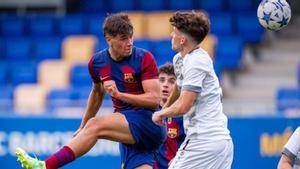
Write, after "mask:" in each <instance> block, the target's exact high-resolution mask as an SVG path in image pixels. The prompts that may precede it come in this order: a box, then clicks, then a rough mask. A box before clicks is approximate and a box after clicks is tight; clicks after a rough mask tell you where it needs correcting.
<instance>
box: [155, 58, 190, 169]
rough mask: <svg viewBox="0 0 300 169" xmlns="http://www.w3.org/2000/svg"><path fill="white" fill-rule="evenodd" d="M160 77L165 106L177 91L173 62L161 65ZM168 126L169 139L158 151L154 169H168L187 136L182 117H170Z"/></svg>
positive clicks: (162, 98) (162, 99)
mask: <svg viewBox="0 0 300 169" xmlns="http://www.w3.org/2000/svg"><path fill="white" fill-rule="evenodd" d="M158 79H159V84H160V99H161V100H160V106H161V107H164V106H165V105H166V102H167V100H168V98H169V96H170V94H171V93H172V92H176V76H175V73H174V67H173V65H172V64H171V63H166V64H164V65H162V66H161V67H159V70H158ZM166 126H167V139H166V140H165V142H164V143H163V144H162V145H161V147H160V149H159V151H158V154H157V160H156V161H155V165H154V169H167V168H168V166H169V163H170V161H171V160H172V159H173V158H174V157H175V155H176V152H177V150H178V148H179V146H180V145H181V143H182V142H183V140H184V138H185V134H184V130H183V119H182V117H174V118H168V119H167V121H166Z"/></svg>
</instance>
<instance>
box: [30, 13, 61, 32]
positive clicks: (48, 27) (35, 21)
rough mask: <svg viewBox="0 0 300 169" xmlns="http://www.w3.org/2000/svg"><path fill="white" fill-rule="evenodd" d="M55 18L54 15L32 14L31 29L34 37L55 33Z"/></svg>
mask: <svg viewBox="0 0 300 169" xmlns="http://www.w3.org/2000/svg"><path fill="white" fill-rule="evenodd" d="M54 20H55V18H54V17H52V16H46V15H44V16H32V17H31V18H30V24H29V29H30V33H31V36H33V37H45V36H54V35H55V33H56V32H55V31H54V30H55V22H54Z"/></svg>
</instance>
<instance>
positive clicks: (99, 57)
mask: <svg viewBox="0 0 300 169" xmlns="http://www.w3.org/2000/svg"><path fill="white" fill-rule="evenodd" d="M107 57H108V49H103V50H101V51H98V52H96V53H95V54H94V55H93V57H92V60H91V62H92V63H93V64H99V63H104V62H105V61H106V58H107Z"/></svg>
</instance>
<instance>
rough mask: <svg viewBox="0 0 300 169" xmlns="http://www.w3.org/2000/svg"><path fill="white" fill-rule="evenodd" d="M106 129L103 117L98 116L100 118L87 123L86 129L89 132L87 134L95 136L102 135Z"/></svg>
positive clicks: (94, 118)
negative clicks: (96, 134)
mask: <svg viewBox="0 0 300 169" xmlns="http://www.w3.org/2000/svg"><path fill="white" fill-rule="evenodd" d="M104 127H105V121H104V120H103V117H101V116H98V117H93V118H91V119H90V120H89V121H88V122H87V124H86V126H85V129H86V130H87V132H91V133H94V134H95V133H101V131H102V130H103V129H104Z"/></svg>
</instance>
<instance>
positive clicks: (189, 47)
mask: <svg viewBox="0 0 300 169" xmlns="http://www.w3.org/2000/svg"><path fill="white" fill-rule="evenodd" d="M198 48H199V44H194V43H190V44H188V45H186V46H185V47H183V49H182V51H181V52H180V54H181V56H185V55H187V54H189V53H191V52H193V51H194V50H195V49H198Z"/></svg>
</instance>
